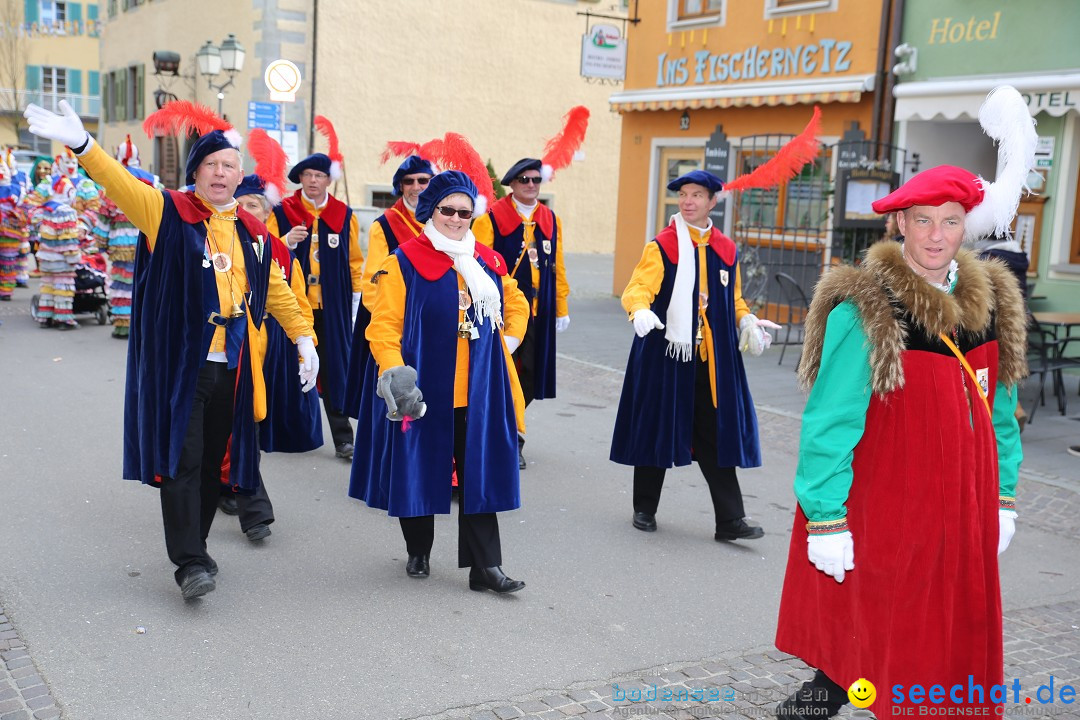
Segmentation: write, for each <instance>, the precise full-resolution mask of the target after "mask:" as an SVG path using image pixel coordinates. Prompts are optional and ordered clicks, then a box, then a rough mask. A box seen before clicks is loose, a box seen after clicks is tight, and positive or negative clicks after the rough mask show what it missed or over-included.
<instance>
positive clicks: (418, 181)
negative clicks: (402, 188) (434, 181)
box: [401, 177, 431, 185]
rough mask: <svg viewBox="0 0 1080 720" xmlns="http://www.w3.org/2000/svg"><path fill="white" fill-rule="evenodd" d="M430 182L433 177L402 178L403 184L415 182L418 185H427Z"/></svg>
mask: <svg viewBox="0 0 1080 720" xmlns="http://www.w3.org/2000/svg"><path fill="white" fill-rule="evenodd" d="M429 182H431V178H429V177H419V178H410V177H407V178H401V184H402V185H412V184H413V183H416V184H417V185H427V184H428V183H429Z"/></svg>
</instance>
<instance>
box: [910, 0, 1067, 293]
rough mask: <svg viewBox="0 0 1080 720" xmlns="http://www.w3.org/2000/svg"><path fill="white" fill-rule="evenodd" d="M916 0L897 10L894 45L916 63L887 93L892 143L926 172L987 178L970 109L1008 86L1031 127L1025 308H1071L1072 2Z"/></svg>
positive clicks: (988, 166) (1021, 230)
mask: <svg viewBox="0 0 1080 720" xmlns="http://www.w3.org/2000/svg"><path fill="white" fill-rule="evenodd" d="M1037 5H1038V8H1037V11H1036V8H1035V6H1033V5H1030V4H1027V3H1017V2H1010V1H1009V0H933V1H932V2H931V1H930V0H917V1H910V0H909V2H908V3H907V5H906V7H905V12H904V24H903V42H904V43H905V44H906V46H907V47H908V48H910V49H911V50H914V52H915V54H914V57H915V59H916V62H915V63H914V66H913V67H912V66H911V65H910V64H909V65H908V68H907V70H908V71H907V72H903V73H901V74H900V83H899V84H898V85H897V86H896V88H895V91H894V92H895V95H896V124H897V143H898V144H900V145H905V146H907V148H908V149H909V151H911V152H918V153H919V155H920V157H921V158H922V160H923V163H924V166H925V167H930V166H933V165H941V164H953V165H960V166H962V167H966V168H968V169H970V170H972V171H973V172H977V173H979V174H981V175H982V176H983V177H986V178H993V177H994V176H995V175H996V172H997V153H996V151H995V149H994V146H993V143H992V142H991V141H990V140H989V139H988V138H987V137H986V136H985V135H984V134H983V133H982V131H981V129H980V127H979V122H978V117H979V105H980V104H981V103H982V101H983V99H984V98H985V96H986V93H987V92H989V91H990V90H991V89H992V88H994V87H995V86H997V85H1000V84H1003V83H1008V84H1010V85H1013V86H1015V87H1016V88H1017V89H1018V90H1019V91H1020V92H1021V93H1022V94H1023V95H1024V97H1025V98H1026V99H1027V100H1028V108H1029V110H1030V111H1031V114H1032V116H1033V117H1034V118H1035V120H1036V122H1037V126H1036V129H1037V132H1038V135H1039V149H1038V154H1037V159H1036V161H1037V164H1038V166H1039V167H1038V170H1037V175H1034V176H1032V177H1031V178H1030V184H1031V185H1032V187H1033V188H1034V189H1035V190H1036V191H1037V195H1035V196H1029V197H1027V198H1025V199H1024V201H1023V202H1022V204H1021V207H1020V214H1019V218H1018V223H1017V228H1016V235H1017V237H1018V238H1019V239H1020V240H1021V242H1022V244H1023V246H1024V248H1025V250H1026V251H1027V253H1028V256H1029V261H1030V270H1029V273H1028V274H1029V282H1031V283H1034V284H1035V285H1034V287H1035V289H1034V291H1033V292H1032V295H1033V296H1034V297H1035V298H1036V299H1033V300H1032V303H1031V307H1032V309H1033V310H1035V311H1039V310H1059V311H1076V310H1077V309H1080V195H1078V194H1080V183H1078V179H1080V44H1077V42H1076V38H1075V35H1076V29H1077V28H1080V3H1076V2H1074V1H1073V0H1043V2H1040V3H1038V4H1037Z"/></svg>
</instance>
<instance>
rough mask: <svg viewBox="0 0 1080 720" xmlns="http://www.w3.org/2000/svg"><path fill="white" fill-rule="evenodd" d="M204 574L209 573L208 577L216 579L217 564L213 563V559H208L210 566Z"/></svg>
mask: <svg viewBox="0 0 1080 720" xmlns="http://www.w3.org/2000/svg"><path fill="white" fill-rule="evenodd" d="M206 572H208V573H210V577H217V573H218V566H217V563H216V562H214V558H210V564H209V565H207V567H206Z"/></svg>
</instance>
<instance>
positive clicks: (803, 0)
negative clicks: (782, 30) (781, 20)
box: [765, 0, 840, 20]
mask: <svg viewBox="0 0 1080 720" xmlns="http://www.w3.org/2000/svg"><path fill="white" fill-rule="evenodd" d="M839 2H840V0H765V19H766V20H768V19H770V18H774V17H785V16H788V15H803V14H809V13H819V12H832V11H834V10H836V6H837V5H838V4H839Z"/></svg>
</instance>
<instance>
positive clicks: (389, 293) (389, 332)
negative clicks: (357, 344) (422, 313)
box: [365, 255, 405, 375]
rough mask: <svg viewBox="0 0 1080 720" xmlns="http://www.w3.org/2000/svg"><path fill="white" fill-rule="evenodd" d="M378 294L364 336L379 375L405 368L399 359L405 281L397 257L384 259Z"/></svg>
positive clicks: (403, 324) (402, 327)
mask: <svg viewBox="0 0 1080 720" xmlns="http://www.w3.org/2000/svg"><path fill="white" fill-rule="evenodd" d="M379 270H380V271H382V270H385V271H386V272H385V274H382V275H379V283H378V285H379V291H378V292H377V293H375V307H374V308H373V309H372V311H371V323H370V324H369V325H368V327H367V332H366V333H365V336H366V337H367V340H368V345H369V346H370V347H371V355H372V357H374V358H375V363H376V364H377V365H378V366H379V374H380V375H381V374H382V373H383V372H384V371H385V370H386V369H387V368H392V367H398V366H400V365H404V364H405V360H404V359H403V358H402V357H401V334H402V332H403V331H404V329H405V278H404V277H402V275H401V267H400V266H399V265H398V259H397V256H396V255H391V256H389V257H388V258H386V262H384V263H383V264H382V267H380V268H379Z"/></svg>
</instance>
